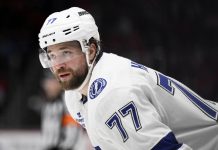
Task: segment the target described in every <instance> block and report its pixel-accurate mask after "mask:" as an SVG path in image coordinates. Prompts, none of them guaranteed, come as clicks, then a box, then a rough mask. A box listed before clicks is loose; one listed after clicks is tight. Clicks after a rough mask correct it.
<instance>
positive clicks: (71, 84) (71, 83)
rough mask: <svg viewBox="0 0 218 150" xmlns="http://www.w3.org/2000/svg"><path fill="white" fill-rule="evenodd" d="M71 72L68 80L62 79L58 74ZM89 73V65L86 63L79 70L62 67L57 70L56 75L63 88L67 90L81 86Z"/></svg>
mask: <svg viewBox="0 0 218 150" xmlns="http://www.w3.org/2000/svg"><path fill="white" fill-rule="evenodd" d="M65 72H69V73H70V76H71V78H70V79H69V80H67V81H61V79H60V78H59V76H58V74H59V73H65ZM87 74H88V66H87V65H85V67H84V68H82V67H81V68H79V69H78V70H76V71H75V70H73V69H71V68H60V69H58V70H57V71H56V72H55V76H56V78H57V79H58V81H59V83H60V84H61V86H62V88H63V89H65V90H74V89H77V88H79V86H81V85H82V83H83V81H84V80H85V78H86V76H87Z"/></svg>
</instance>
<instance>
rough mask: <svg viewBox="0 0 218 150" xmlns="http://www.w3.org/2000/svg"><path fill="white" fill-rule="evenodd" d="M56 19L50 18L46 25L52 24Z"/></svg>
mask: <svg viewBox="0 0 218 150" xmlns="http://www.w3.org/2000/svg"><path fill="white" fill-rule="evenodd" d="M56 19H57V18H51V19H49V20H48V22H47V25H48V24H52V23H54V21H55V20H56Z"/></svg>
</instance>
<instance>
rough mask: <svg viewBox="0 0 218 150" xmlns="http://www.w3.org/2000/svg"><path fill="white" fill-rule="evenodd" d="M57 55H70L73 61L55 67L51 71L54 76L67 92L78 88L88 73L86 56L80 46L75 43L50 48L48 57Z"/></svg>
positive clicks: (63, 62)
mask: <svg viewBox="0 0 218 150" xmlns="http://www.w3.org/2000/svg"><path fill="white" fill-rule="evenodd" d="M56 53H61V55H70V58H71V59H70V60H67V61H61V62H62V63H60V64H57V65H55V66H53V67H52V68H51V69H52V71H53V73H54V75H55V76H56V78H57V79H58V81H59V82H60V83H61V85H62V87H63V88H64V89H65V90H69V89H76V88H78V87H79V86H80V85H81V84H82V82H83V81H84V80H85V78H86V75H87V73H88V66H87V63H86V58H85V54H84V53H83V52H82V50H81V47H80V44H79V43H78V42H75V41H73V42H64V43H60V44H56V45H52V46H49V47H48V55H49V54H52V56H53V54H56ZM57 56H58V55H57ZM63 57H65V56H63ZM62 59H63V58H62Z"/></svg>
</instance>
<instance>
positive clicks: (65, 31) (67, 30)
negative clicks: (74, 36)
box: [63, 28, 71, 35]
mask: <svg viewBox="0 0 218 150" xmlns="http://www.w3.org/2000/svg"><path fill="white" fill-rule="evenodd" d="M63 32H64V33H65V35H67V34H70V33H71V29H70V28H69V29H65V30H63Z"/></svg>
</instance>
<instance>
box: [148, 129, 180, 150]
mask: <svg viewBox="0 0 218 150" xmlns="http://www.w3.org/2000/svg"><path fill="white" fill-rule="evenodd" d="M181 146H182V144H180V143H178V141H177V140H176V137H175V135H174V134H173V133H172V132H170V133H168V134H167V135H166V136H165V137H163V138H162V139H161V140H160V141H159V142H158V143H157V145H155V146H154V147H153V148H152V149H151V150H177V149H179V148H180V147H181Z"/></svg>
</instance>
